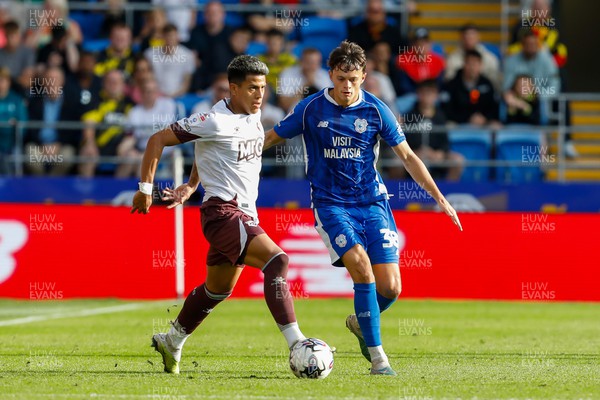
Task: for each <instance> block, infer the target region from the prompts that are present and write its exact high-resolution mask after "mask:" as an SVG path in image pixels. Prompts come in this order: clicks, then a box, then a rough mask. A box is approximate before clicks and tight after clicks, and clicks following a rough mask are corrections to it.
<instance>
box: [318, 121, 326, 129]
mask: <svg viewBox="0 0 600 400" xmlns="http://www.w3.org/2000/svg"><path fill="white" fill-rule="evenodd" d="M328 126H329V121H319V123H318V124H317V128H327V127H328Z"/></svg>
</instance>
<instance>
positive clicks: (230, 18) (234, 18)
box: [196, 11, 246, 28]
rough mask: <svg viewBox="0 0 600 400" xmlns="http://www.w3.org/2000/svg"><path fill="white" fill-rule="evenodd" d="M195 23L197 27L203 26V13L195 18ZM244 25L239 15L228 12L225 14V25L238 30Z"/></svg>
mask: <svg viewBox="0 0 600 400" xmlns="http://www.w3.org/2000/svg"><path fill="white" fill-rule="evenodd" d="M196 23H197V24H198V25H202V24H204V12H199V13H198V16H197V17H196ZM245 23H246V20H245V19H244V17H243V16H242V15H241V14H240V13H237V12H234V11H228V12H226V13H225V25H228V26H231V27H234V28H238V27H240V26H243V25H244V24H245Z"/></svg>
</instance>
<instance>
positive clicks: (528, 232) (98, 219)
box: [0, 205, 600, 301]
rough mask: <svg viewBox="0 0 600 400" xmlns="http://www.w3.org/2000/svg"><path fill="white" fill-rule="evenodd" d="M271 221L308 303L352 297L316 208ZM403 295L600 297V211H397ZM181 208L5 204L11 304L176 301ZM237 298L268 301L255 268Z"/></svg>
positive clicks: (264, 213) (199, 265) (3, 250)
mask: <svg viewBox="0 0 600 400" xmlns="http://www.w3.org/2000/svg"><path fill="white" fill-rule="evenodd" d="M259 215H260V219H261V226H262V227H263V228H264V229H265V231H266V232H267V233H269V235H270V236H271V237H272V238H273V240H275V242H277V243H278V244H279V245H280V246H281V247H282V248H283V249H284V250H285V251H286V252H287V253H288V254H289V256H290V272H289V276H288V282H289V285H290V289H291V291H292V294H293V295H294V296H295V297H297V298H307V297H330V296H351V295H352V282H351V280H350V279H349V276H348V274H347V272H346V271H345V269H343V268H335V267H332V266H331V265H330V262H329V256H328V253H327V250H326V248H325V246H324V245H323V243H322V242H321V239H320V238H319V236H318V235H317V233H316V231H315V230H314V228H313V217H312V212H311V211H310V210H280V209H261V210H259ZM199 218H200V216H199V211H198V209H197V208H192V207H188V208H186V209H185V210H184V225H185V229H184V235H185V246H184V248H185V256H184V262H185V288H186V289H185V292H186V293H187V292H189V291H190V290H191V289H192V288H193V287H194V286H196V285H198V284H200V283H202V282H203V280H204V276H205V267H204V264H205V257H206V252H207V243H206V241H205V240H204V237H203V236H202V233H201V230H200V223H199ZM395 218H396V223H397V225H398V228H399V231H400V232H399V237H400V249H401V252H400V256H401V257H400V270H401V274H402V283H403V293H402V296H403V297H409V298H461V299H510V300H580V301H600V291H599V290H598V282H600V270H599V268H598V266H599V265H598V261H597V260H596V257H595V256H594V254H595V251H594V250H595V249H596V246H597V235H595V234H594V233H593V232H592V231H591V230H590V229H586V227H594V226H599V225H600V215H597V214H539V213H471V214H466V213H465V214H462V215H461V221H462V224H463V227H464V231H463V232H460V231H458V229H457V228H456V227H455V226H454V225H453V224H452V223H451V221H450V219H449V218H448V217H446V216H444V215H441V214H439V213H432V212H418V213H411V212H406V211H397V212H395ZM174 221H175V217H174V213H173V211H172V210H166V209H164V208H160V207H154V208H152V210H151V212H150V213H149V214H148V215H139V214H135V215H131V214H129V209H128V208H126V207H108V206H106V207H103V206H54V205H53V206H43V205H0V297H10V298H22V299H36V300H37V299H60V298H65V299H66V298H85V297H87V298H99V297H117V298H123V299H159V298H173V297H175V252H174V249H175V239H174V232H175V229H174ZM234 296H237V297H258V296H262V274H261V272H260V271H259V270H256V269H254V268H251V267H247V268H246V269H245V271H244V273H243V274H242V277H241V279H240V281H239V283H238V285H237V287H236V289H235V291H234Z"/></svg>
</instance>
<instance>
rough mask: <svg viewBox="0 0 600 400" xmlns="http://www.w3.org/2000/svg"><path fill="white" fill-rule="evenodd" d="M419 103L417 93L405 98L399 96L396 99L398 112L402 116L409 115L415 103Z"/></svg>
mask: <svg viewBox="0 0 600 400" xmlns="http://www.w3.org/2000/svg"><path fill="white" fill-rule="evenodd" d="M416 102H417V95H416V94H415V93H408V94H405V95H404V96H399V97H397V98H396V110H397V111H398V113H400V114H408V113H409V112H410V111H411V110H412V109H413V107H414V106H415V103H416Z"/></svg>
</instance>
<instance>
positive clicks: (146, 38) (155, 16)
mask: <svg viewBox="0 0 600 400" xmlns="http://www.w3.org/2000/svg"><path fill="white" fill-rule="evenodd" d="M166 25H167V14H166V13H165V10H163V9H162V8H155V9H153V10H150V11H148V12H146V13H145V14H144V25H143V26H142V29H141V30H140V33H139V35H138V36H137V37H136V38H135V40H134V43H136V44H139V46H140V51H141V52H144V51H146V49H147V48H149V47H160V46H164V44H165V41H164V39H163V29H164V28H165V26H166Z"/></svg>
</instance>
